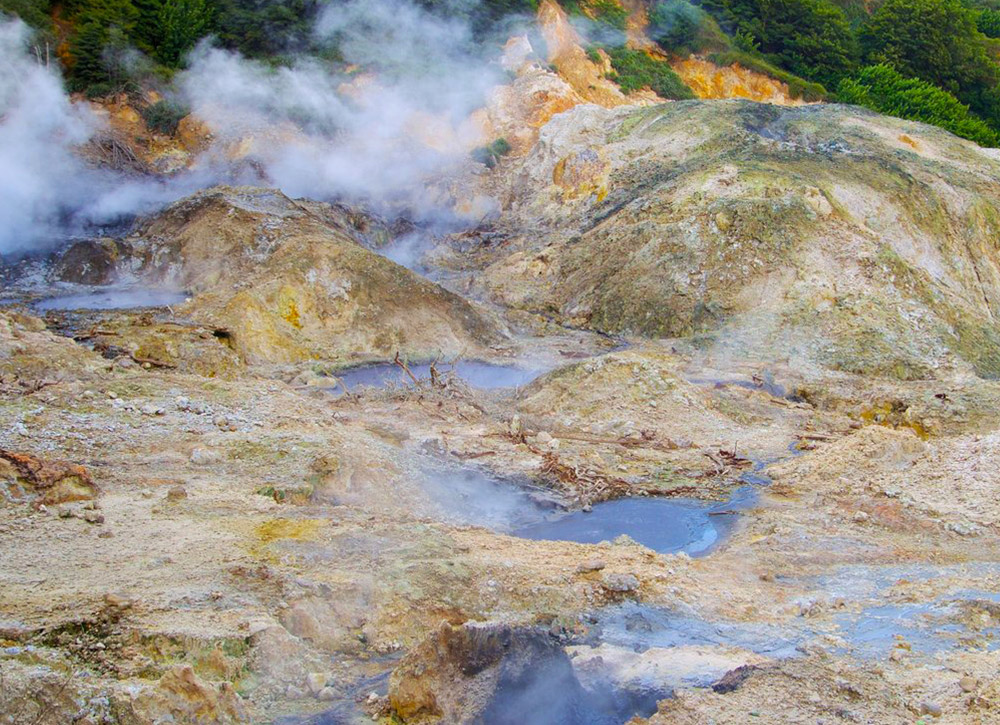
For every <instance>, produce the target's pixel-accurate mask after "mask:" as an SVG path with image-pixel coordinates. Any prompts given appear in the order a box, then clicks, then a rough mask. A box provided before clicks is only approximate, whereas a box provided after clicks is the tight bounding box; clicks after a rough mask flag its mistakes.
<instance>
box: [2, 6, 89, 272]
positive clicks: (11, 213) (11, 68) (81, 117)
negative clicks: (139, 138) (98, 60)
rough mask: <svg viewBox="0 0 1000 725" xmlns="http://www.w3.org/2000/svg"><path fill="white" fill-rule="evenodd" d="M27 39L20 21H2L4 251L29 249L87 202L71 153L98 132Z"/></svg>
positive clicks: (83, 110) (76, 163) (78, 170)
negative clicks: (80, 190) (32, 51)
mask: <svg viewBox="0 0 1000 725" xmlns="http://www.w3.org/2000/svg"><path fill="white" fill-rule="evenodd" d="M27 37H28V30H27V27H26V26H25V25H24V23H22V22H21V21H19V20H13V21H7V22H0V253H4V252H13V251H19V250H22V249H27V248H29V247H31V246H32V245H34V244H35V243H36V242H38V241H39V239H40V238H42V237H44V236H45V235H46V234H49V233H51V232H52V231H53V229H54V227H55V225H56V224H57V223H58V221H59V219H60V217H64V216H65V215H67V214H71V213H72V211H73V210H74V209H75V208H77V207H78V206H79V205H80V204H81V203H84V201H85V200H84V199H83V198H82V197H81V196H80V194H79V193H78V189H77V185H76V183H75V179H77V178H78V177H79V176H80V174H81V173H83V166H82V164H81V163H80V162H79V161H78V159H77V158H76V157H75V156H74V155H73V152H72V149H73V147H74V146H75V145H77V144H81V143H83V142H85V141H86V140H87V139H89V138H90V136H91V134H92V133H93V132H94V129H95V128H96V119H95V118H94V117H93V116H92V115H91V114H89V113H87V112H86V110H85V109H83V108H80V107H78V106H75V105H74V104H72V103H70V101H69V99H68V98H67V96H66V94H65V92H64V91H63V87H62V82H61V81H60V79H59V76H58V75H56V73H54V72H53V71H51V70H50V69H48V68H46V67H44V66H42V65H40V64H39V63H37V62H35V60H34V59H33V58H32V57H31V56H30V55H29V53H28V47H27Z"/></svg>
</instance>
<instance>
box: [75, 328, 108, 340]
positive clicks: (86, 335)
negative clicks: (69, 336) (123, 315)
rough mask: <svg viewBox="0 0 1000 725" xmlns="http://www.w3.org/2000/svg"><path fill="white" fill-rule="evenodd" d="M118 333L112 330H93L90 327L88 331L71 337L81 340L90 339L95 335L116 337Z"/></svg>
mask: <svg viewBox="0 0 1000 725" xmlns="http://www.w3.org/2000/svg"><path fill="white" fill-rule="evenodd" d="M118 334H119V333H117V332H115V331H114V330H94V329H91V330H90V332H85V333H83V334H82V335H74V336H73V339H74V340H76V341H77V342H83V341H84V340H92V339H94V338H95V337H117V336H118Z"/></svg>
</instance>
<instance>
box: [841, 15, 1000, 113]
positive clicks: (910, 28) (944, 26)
mask: <svg viewBox="0 0 1000 725" xmlns="http://www.w3.org/2000/svg"><path fill="white" fill-rule="evenodd" d="M860 38H861V47H862V50H863V52H864V57H865V60H866V62H867V63H868V64H869V65H878V64H885V65H889V66H892V67H893V68H895V69H896V70H897V71H899V73H900V75H902V76H903V77H905V78H920V79H921V80H924V81H927V82H928V83H932V84H934V85H936V86H938V87H939V88H942V89H944V90H945V91H948V92H949V93H951V94H953V95H954V96H955V97H956V98H958V99H959V100H960V101H962V102H963V103H966V104H968V105H969V106H970V107H971V108H972V110H973V111H975V112H976V113H978V114H980V115H981V116H983V117H985V118H986V120H987V121H989V122H990V123H991V124H992V125H993V126H994V127H996V128H1000V96H998V93H997V85H998V84H1000V67H998V66H997V64H996V63H995V62H994V61H993V60H992V59H991V58H990V56H989V53H988V51H987V49H986V38H985V36H983V34H982V33H980V32H979V30H978V28H977V27H976V14H975V11H973V10H970V9H968V8H966V7H964V6H963V5H962V4H961V3H960V2H959V1H958V0H886V2H885V3H884V4H883V5H882V6H881V7H879V9H878V10H876V11H875V13H874V14H873V15H872V16H871V18H869V20H868V21H867V22H866V23H865V24H864V25H863V26H862V27H861V31H860Z"/></svg>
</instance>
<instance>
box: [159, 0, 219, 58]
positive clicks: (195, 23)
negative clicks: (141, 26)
mask: <svg viewBox="0 0 1000 725" xmlns="http://www.w3.org/2000/svg"><path fill="white" fill-rule="evenodd" d="M211 23H212V8H211V7H210V6H209V5H208V3H207V2H206V0H165V2H164V3H163V5H162V6H161V7H160V14H159V31H160V42H159V43H158V45H157V47H156V58H157V60H159V61H160V62H161V63H163V64H164V65H167V66H170V67H171V68H176V67H178V66H179V65H180V62H181V59H182V58H183V56H184V54H185V53H187V52H188V51H189V50H191V48H193V47H194V44H195V43H197V42H198V41H199V40H200V39H201V38H202V37H204V35H205V34H206V33H207V32H208V30H209V28H210V27H211Z"/></svg>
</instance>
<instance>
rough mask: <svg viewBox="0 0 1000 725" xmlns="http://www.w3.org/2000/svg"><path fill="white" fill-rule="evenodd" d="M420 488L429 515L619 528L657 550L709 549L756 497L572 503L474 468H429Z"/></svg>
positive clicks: (608, 533) (613, 535) (568, 530)
mask: <svg viewBox="0 0 1000 725" xmlns="http://www.w3.org/2000/svg"><path fill="white" fill-rule="evenodd" d="M760 478H761V480H767V479H766V477H765V476H760ZM421 488H422V489H423V491H424V493H425V494H426V496H427V497H428V498H429V499H430V501H431V506H432V509H433V511H432V513H433V515H434V516H435V517H438V518H440V519H442V520H444V521H449V522H452V523H458V524H464V525H472V526H484V527H486V528H489V529H493V530H494V531H499V532H501V533H507V534H510V535H512V536H517V537H519V538H524V539H531V540H535V541H539V540H543V541H545V540H547V541H574V542H577V543H581V544H597V543H600V542H602V541H613V540H614V539H617V538H618V537H619V536H622V535H624V536H628V537H629V538H631V539H633V540H634V541H636V542H638V543H640V544H642V545H643V546H647V547H649V548H650V549H653V550H654V551H657V552H659V553H661V554H668V553H677V552H679V551H684V552H686V553H688V554H689V555H691V556H703V555H705V554H708V553H709V552H711V551H712V550H713V549H714V548H715V547H717V546H718V545H719V544H720V543H721V542H722V541H724V540H725V538H726V535H727V534H728V533H729V531H730V530H731V529H732V527H733V526H734V525H735V523H736V519H737V516H738V511H739V510H740V509H743V508H746V507H748V506H750V505H752V503H753V502H754V501H755V500H756V493H755V492H754V490H753V488H752V487H751V486H741V487H740V488H738V489H736V491H734V492H733V495H732V496H731V498H730V499H729V500H728V501H726V502H722V503H707V502H704V501H700V500H697V499H689V498H651V497H645V496H644V497H635V498H622V499H615V500H613V501H604V502H601V503H598V504H595V505H594V506H593V507H592V509H591V510H589V511H588V510H574V511H571V510H567V508H566V506H565V503H564V502H562V501H560V500H558V499H556V498H554V497H553V495H552V494H551V493H549V492H547V491H545V490H544V489H540V488H536V487H532V486H530V485H528V483H527V482H517V481H504V480H500V479H497V478H495V477H492V476H490V475H489V474H487V473H485V472H484V471H482V470H480V469H477V468H457V469H439V470H434V471H428V472H427V473H426V474H425V476H424V480H423V481H422V482H421Z"/></svg>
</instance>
